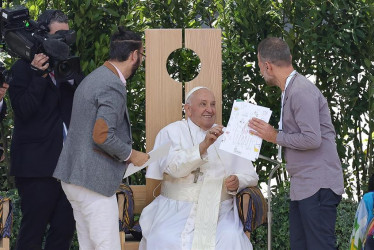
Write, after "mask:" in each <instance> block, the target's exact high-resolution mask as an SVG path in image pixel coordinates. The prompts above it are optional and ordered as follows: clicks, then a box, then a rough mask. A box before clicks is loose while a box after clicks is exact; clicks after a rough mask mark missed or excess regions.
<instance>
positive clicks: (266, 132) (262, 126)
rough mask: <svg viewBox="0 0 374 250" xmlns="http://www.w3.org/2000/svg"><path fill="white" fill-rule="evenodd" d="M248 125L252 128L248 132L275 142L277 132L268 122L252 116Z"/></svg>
mask: <svg viewBox="0 0 374 250" xmlns="http://www.w3.org/2000/svg"><path fill="white" fill-rule="evenodd" d="M248 126H249V127H250V128H251V129H252V130H250V131H249V132H250V133H251V134H253V135H256V136H258V137H260V138H261V139H264V140H265V141H268V142H272V143H274V144H276V143H277V135H278V132H277V131H276V130H275V129H274V128H273V127H272V126H271V125H270V124H268V123H266V122H264V121H263V120H261V119H258V118H252V119H251V120H250V121H249V123H248Z"/></svg>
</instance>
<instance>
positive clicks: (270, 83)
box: [264, 77, 277, 86]
mask: <svg viewBox="0 0 374 250" xmlns="http://www.w3.org/2000/svg"><path fill="white" fill-rule="evenodd" d="M264 80H265V82H266V84H267V85H268V86H277V83H276V81H275V79H274V78H270V77H266V78H265V77H264Z"/></svg>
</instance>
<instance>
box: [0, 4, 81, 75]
mask: <svg viewBox="0 0 374 250" xmlns="http://www.w3.org/2000/svg"><path fill="white" fill-rule="evenodd" d="M47 25H48V24H45V23H37V22H35V21H33V20H30V15H29V10H28V9H27V8H26V7H24V6H16V7H11V8H6V9H2V10H1V26H0V27H1V35H2V40H3V41H4V42H5V44H4V45H5V46H4V49H5V50H6V51H7V52H8V53H9V54H10V55H11V56H17V57H20V58H22V59H25V60H27V61H30V62H31V61H32V60H33V59H34V56H35V54H38V53H44V54H46V55H47V56H48V57H49V60H48V62H49V68H48V70H47V71H49V72H50V71H52V70H53V71H54V73H55V77H56V80H58V81H65V80H69V79H73V78H74V77H75V76H76V75H78V74H79V73H80V72H81V68H80V60H79V57H77V56H71V55H70V45H72V44H73V43H74V42H75V39H76V34H75V31H74V30H59V31H57V32H56V33H55V34H48V30H49V29H48V27H47Z"/></svg>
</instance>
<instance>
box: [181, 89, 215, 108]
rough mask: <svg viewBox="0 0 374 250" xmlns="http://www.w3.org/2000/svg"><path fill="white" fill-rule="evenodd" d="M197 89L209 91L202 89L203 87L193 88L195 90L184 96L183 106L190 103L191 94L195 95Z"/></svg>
mask: <svg viewBox="0 0 374 250" xmlns="http://www.w3.org/2000/svg"><path fill="white" fill-rule="evenodd" d="M199 89H207V90H209V91H210V89H208V88H207V87H204V86H198V87H195V88H193V89H191V90H190V92H188V93H187V95H186V98H185V100H186V101H185V104H191V103H190V101H191V97H192V94H193V93H195V92H196V91H198V90H199Z"/></svg>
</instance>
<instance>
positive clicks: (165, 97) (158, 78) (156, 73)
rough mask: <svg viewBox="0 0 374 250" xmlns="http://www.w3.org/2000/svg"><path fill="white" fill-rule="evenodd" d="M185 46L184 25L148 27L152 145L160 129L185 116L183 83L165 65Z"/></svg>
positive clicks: (148, 103) (149, 142) (148, 110)
mask: <svg viewBox="0 0 374 250" xmlns="http://www.w3.org/2000/svg"><path fill="white" fill-rule="evenodd" d="M181 47H182V30H181V29H148V30H146V31H145V48H146V55H147V56H146V60H145V95H146V103H145V106H146V118H145V119H146V120H145V121H146V126H145V128H146V129H145V131H146V143H147V144H146V146H147V152H149V151H150V150H152V149H153V145H154V140H155V138H156V135H157V133H158V132H159V131H160V129H162V128H163V127H165V126H166V125H168V124H170V123H172V122H175V121H177V120H180V119H181V117H182V107H181V105H182V84H181V83H178V82H176V81H175V80H174V79H172V78H171V77H170V76H169V74H168V72H167V69H166V62H167V59H168V57H169V55H170V54H171V53H172V52H173V51H174V50H176V49H179V48H181Z"/></svg>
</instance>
